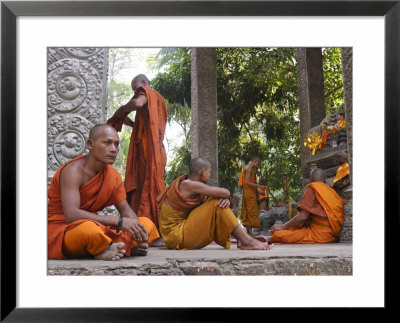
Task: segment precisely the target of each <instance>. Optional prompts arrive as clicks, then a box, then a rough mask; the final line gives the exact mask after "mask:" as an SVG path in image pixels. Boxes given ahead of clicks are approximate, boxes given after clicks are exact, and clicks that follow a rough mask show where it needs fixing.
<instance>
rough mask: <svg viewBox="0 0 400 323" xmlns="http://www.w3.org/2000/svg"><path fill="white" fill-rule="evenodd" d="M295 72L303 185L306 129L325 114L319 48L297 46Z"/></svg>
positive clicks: (305, 170)
mask: <svg viewBox="0 0 400 323" xmlns="http://www.w3.org/2000/svg"><path fill="white" fill-rule="evenodd" d="M296 53H297V54H296V56H297V73H298V89H299V113H300V141H301V143H300V147H301V148H300V149H301V152H300V153H301V169H302V175H303V178H302V184H303V186H305V184H306V178H308V177H309V169H308V167H307V165H306V161H307V158H308V157H309V156H310V151H309V149H308V148H307V147H305V146H304V145H303V142H304V140H305V138H306V137H307V133H308V131H309V130H310V129H311V128H313V127H315V126H317V125H318V124H319V123H320V122H321V121H322V119H323V118H324V117H325V116H326V112H325V91H324V73H323V67H322V50H321V48H297V50H296Z"/></svg>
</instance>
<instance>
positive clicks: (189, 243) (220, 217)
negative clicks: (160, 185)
mask: <svg viewBox="0 0 400 323" xmlns="http://www.w3.org/2000/svg"><path fill="white" fill-rule="evenodd" d="M210 173H211V163H210V162H209V161H208V160H207V159H205V158H202V157H198V158H194V159H192V160H191V161H190V164H189V175H182V176H180V177H178V178H177V179H175V180H174V181H173V182H172V183H171V185H170V186H169V187H168V188H167V189H166V190H165V191H164V192H163V193H162V194H160V195H159V197H158V198H157V200H158V201H159V203H162V206H161V215H160V232H161V235H162V237H163V238H164V241H165V245H166V246H167V248H170V249H199V248H203V247H205V246H207V245H208V244H210V243H211V242H213V241H215V242H216V243H217V244H219V245H220V246H222V247H224V248H225V249H229V248H230V245H231V235H233V236H234V237H235V238H236V239H237V241H238V247H239V248H241V249H257V250H258V249H260V250H266V249H270V248H271V246H270V245H268V242H267V243H263V242H260V241H258V240H256V239H253V238H252V237H250V236H249V235H248V234H247V233H246V232H245V231H244V230H243V229H242V228H241V226H240V225H239V222H238V220H237V218H236V217H235V215H234V214H233V212H232V210H231V209H230V208H229V205H230V201H229V196H230V193H229V191H228V190H227V189H225V188H221V187H213V186H208V185H207V183H208V180H209V178H210Z"/></svg>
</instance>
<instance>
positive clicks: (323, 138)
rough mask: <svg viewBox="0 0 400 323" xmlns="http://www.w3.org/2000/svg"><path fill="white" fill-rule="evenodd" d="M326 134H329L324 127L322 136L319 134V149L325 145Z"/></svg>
mask: <svg viewBox="0 0 400 323" xmlns="http://www.w3.org/2000/svg"><path fill="white" fill-rule="evenodd" d="M328 135H329V131H328V130H327V129H324V131H323V132H322V136H321V146H320V148H319V149H320V150H322V149H324V148H325V147H326V142H327V138H328Z"/></svg>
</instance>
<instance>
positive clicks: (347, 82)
mask: <svg viewBox="0 0 400 323" xmlns="http://www.w3.org/2000/svg"><path fill="white" fill-rule="evenodd" d="M341 56H342V75H343V88H344V107H345V117H346V134H347V156H348V158H349V168H350V187H349V188H348V189H347V190H348V192H349V193H350V194H349V195H350V196H352V188H353V48H351V47H346V48H341ZM344 211H345V220H344V224H343V228H342V231H341V233H340V241H342V242H352V241H353V199H352V198H351V199H350V201H349V202H348V203H347V204H346V205H345V206H344Z"/></svg>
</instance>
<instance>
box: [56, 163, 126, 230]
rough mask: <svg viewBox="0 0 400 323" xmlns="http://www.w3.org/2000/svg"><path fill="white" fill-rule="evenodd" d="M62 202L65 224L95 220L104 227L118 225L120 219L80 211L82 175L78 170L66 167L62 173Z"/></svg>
mask: <svg viewBox="0 0 400 323" xmlns="http://www.w3.org/2000/svg"><path fill="white" fill-rule="evenodd" d="M60 176H61V178H60V181H61V202H62V206H63V210H64V216H65V222H66V223H67V224H68V223H71V222H74V221H76V220H83V219H88V220H95V221H97V222H100V223H101V224H103V225H107V226H114V227H116V226H117V225H118V220H119V219H118V217H116V216H110V215H102V214H93V213H91V212H88V211H85V210H82V209H80V203H81V197H80V193H79V187H80V185H82V184H83V183H82V174H81V173H80V171H79V170H78V169H77V168H74V167H68V166H67V167H65V168H64V170H63V171H62V173H61V175H60Z"/></svg>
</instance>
